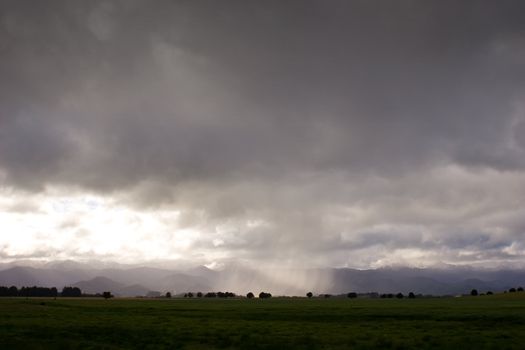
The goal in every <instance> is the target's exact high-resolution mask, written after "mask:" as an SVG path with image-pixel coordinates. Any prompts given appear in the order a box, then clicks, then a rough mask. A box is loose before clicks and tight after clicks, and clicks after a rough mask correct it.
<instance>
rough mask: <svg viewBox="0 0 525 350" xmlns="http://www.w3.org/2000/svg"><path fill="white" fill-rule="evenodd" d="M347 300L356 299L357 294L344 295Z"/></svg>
mask: <svg viewBox="0 0 525 350" xmlns="http://www.w3.org/2000/svg"><path fill="white" fill-rule="evenodd" d="M346 296H347V297H348V298H350V299H354V298H357V293H355V292H350V293H348V294H347V295H346Z"/></svg>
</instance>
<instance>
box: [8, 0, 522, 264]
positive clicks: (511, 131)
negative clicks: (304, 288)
mask: <svg viewBox="0 0 525 350" xmlns="http://www.w3.org/2000/svg"><path fill="white" fill-rule="evenodd" d="M524 7H525V5H524V4H523V3H522V2H520V1H498V2H494V1H475V2H468V1H467V2H461V3H457V2H453V1H450V2H449V1H426V2H420V1H401V2H396V3H392V2H390V1H373V2H370V1H329V2H325V1H287V2H285V3H283V2H282V1H265V2H259V1H226V2H221V3H220V4H219V3H216V2H214V1H191V2H186V1H156V2H155V3H152V2H148V1H90V2H81V1H47V2H42V3H34V2H29V1H3V2H2V4H0V76H2V79H1V81H0V181H1V185H2V186H1V188H2V201H1V202H0V215H1V216H2V221H1V222H2V223H1V226H0V230H1V234H0V258H1V259H3V260H9V259H11V260H12V259H22V258H39V259H67V258H72V259H88V258H89V259H91V258H95V259H107V260H118V261H128V262H129V261H133V262H140V261H152V260H177V259H179V260H181V261H182V260H184V261H193V262H195V263H205V264H221V263H228V262H232V261H243V262H248V263H253V264H261V263H268V264H275V263H283V264H289V265H294V266H296V265H301V266H302V265H304V264H306V265H311V266H352V267H378V266H385V265H399V264H401V265H417V266H429V265H435V264H442V263H447V264H470V265H477V264H480V265H484V266H493V265H494V264H497V265H512V266H521V265H522V264H523V262H524V260H523V259H524V253H525V238H524V235H525V220H524V219H523V218H524V217H525V216H524V214H525V213H524V211H525V209H524V206H523V198H525V196H524V195H525V65H524V64H523V62H525V24H524V23H523V20H522V18H521V17H522V16H520V14H521V13H523V11H524V10H525V8H524ZM90 201H91V202H90ZM57 203H58V204H57ZM61 203H62V204H61ZM64 203H66V204H64ZM86 203H87V204H86ZM89 203H91V204H89ZM61 205H62V207H61ZM57 208H58V209H57ZM60 208H62V209H60ZM64 208H67V209H64Z"/></svg>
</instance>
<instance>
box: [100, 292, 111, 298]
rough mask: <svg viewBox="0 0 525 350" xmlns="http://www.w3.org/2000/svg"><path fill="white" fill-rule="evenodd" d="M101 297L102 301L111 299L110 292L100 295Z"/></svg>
mask: <svg viewBox="0 0 525 350" xmlns="http://www.w3.org/2000/svg"><path fill="white" fill-rule="evenodd" d="M102 297H103V298H104V299H109V298H113V294H111V292H104V293H102Z"/></svg>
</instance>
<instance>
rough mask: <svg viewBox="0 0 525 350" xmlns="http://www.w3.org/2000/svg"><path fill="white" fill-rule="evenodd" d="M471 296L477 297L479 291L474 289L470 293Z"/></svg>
mask: <svg viewBox="0 0 525 350" xmlns="http://www.w3.org/2000/svg"><path fill="white" fill-rule="evenodd" d="M470 295H472V296H473V297H475V296H477V295H478V290H477V289H472V290H471V291H470Z"/></svg>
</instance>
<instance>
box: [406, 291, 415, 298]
mask: <svg viewBox="0 0 525 350" xmlns="http://www.w3.org/2000/svg"><path fill="white" fill-rule="evenodd" d="M415 298H416V295H415V294H414V293H412V292H410V293H408V299H415Z"/></svg>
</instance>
